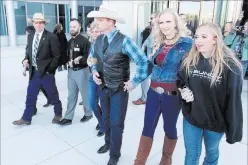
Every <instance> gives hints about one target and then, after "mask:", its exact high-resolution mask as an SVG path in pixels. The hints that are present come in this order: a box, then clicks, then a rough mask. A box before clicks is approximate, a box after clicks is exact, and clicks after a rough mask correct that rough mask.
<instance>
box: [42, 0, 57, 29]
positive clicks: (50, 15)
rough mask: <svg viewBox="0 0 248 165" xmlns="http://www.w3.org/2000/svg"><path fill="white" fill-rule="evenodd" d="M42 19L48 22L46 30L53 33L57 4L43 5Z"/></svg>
mask: <svg viewBox="0 0 248 165" xmlns="http://www.w3.org/2000/svg"><path fill="white" fill-rule="evenodd" d="M43 7H44V17H45V19H47V20H48V21H49V23H48V24H47V25H46V29H47V30H48V31H50V32H53V30H54V27H55V25H56V23H57V4H49V3H44V4H43Z"/></svg>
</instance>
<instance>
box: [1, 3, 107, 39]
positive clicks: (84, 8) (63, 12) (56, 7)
mask: <svg viewBox="0 0 248 165" xmlns="http://www.w3.org/2000/svg"><path fill="white" fill-rule="evenodd" d="M0 2H1V4H0V6H1V13H0V14H1V15H0V16H1V35H6V23H5V22H6V21H5V15H4V10H3V1H0ZM57 2H58V1H54V3H49V2H48V3H45V2H44V3H42V1H37V2H35V1H33V2H30V1H28V0H26V1H25V0H19V1H14V10H15V19H16V31H17V35H24V34H25V27H26V26H27V25H28V22H27V18H31V19H32V17H33V15H34V13H38V12H39V13H43V14H44V17H45V19H46V20H48V21H49V23H48V24H47V25H46V29H47V30H48V31H50V32H53V30H54V27H55V25H56V24H57V23H61V24H62V25H63V27H64V31H65V33H69V32H70V30H69V23H70V15H71V14H70V13H71V9H70V8H69V5H68V4H57ZM67 3H70V1H68V2H67ZM101 3H102V0H94V1H87V3H86V1H85V2H84V1H78V18H79V19H80V20H81V22H82V32H85V30H86V26H87V24H88V23H89V22H91V21H93V19H92V18H87V14H88V13H89V12H90V11H93V10H98V9H99V6H100V5H101Z"/></svg>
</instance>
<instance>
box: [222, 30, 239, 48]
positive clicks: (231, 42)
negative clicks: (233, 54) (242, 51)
mask: <svg viewBox="0 0 248 165" xmlns="http://www.w3.org/2000/svg"><path fill="white" fill-rule="evenodd" d="M239 39H240V36H239V35H237V32H236V30H234V29H233V30H232V31H231V32H230V33H229V34H228V35H227V36H226V37H224V43H225V44H226V46H228V47H229V48H231V49H232V50H234V49H235V46H236V44H237V42H238V41H239Z"/></svg>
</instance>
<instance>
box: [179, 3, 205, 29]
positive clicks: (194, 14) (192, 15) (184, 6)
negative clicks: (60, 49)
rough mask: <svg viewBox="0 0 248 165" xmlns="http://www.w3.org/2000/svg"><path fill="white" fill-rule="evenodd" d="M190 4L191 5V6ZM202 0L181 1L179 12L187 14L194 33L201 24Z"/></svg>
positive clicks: (188, 22)
mask: <svg viewBox="0 0 248 165" xmlns="http://www.w3.org/2000/svg"><path fill="white" fill-rule="evenodd" d="M189 6H190V7H189ZM200 8H201V4H200V2H189V1H185V2H184V1H180V2H179V14H185V15H186V19H187V24H188V26H190V27H191V29H192V31H193V33H194V32H195V30H196V28H197V27H198V25H199V15H200Z"/></svg>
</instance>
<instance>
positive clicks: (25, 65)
mask: <svg viewBox="0 0 248 165" xmlns="http://www.w3.org/2000/svg"><path fill="white" fill-rule="evenodd" d="M22 64H23V67H24V68H28V67H29V63H28V60H24V61H23V62H22Z"/></svg>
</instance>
